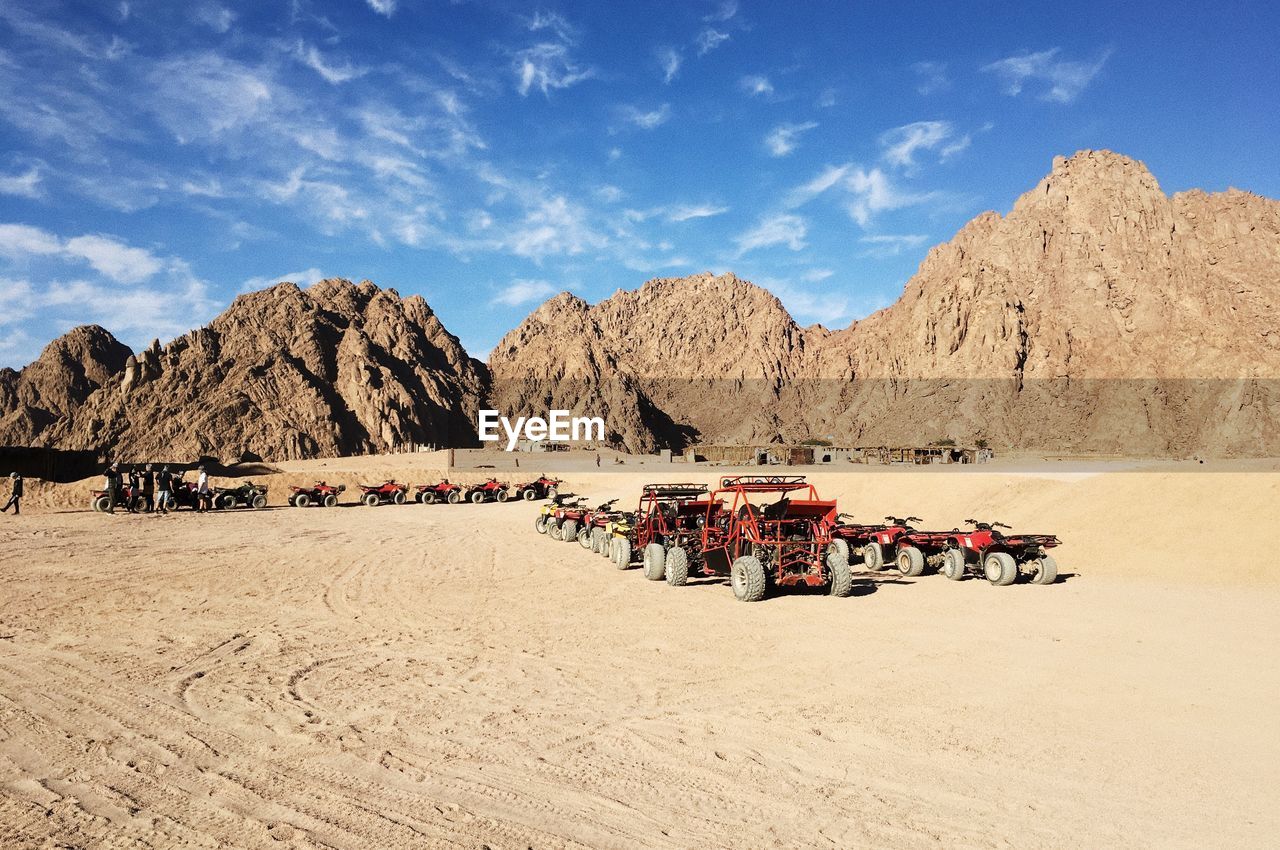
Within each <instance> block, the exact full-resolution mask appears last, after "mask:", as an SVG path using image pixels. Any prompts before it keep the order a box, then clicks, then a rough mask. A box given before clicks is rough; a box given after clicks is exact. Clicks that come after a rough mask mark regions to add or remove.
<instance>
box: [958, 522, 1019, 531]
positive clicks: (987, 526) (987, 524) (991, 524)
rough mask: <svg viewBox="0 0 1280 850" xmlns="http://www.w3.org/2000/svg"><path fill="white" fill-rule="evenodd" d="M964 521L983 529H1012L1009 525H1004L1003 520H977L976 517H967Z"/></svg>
mask: <svg viewBox="0 0 1280 850" xmlns="http://www.w3.org/2000/svg"><path fill="white" fill-rule="evenodd" d="M965 522H966V523H967V524H969V525H972V526H974V527H975V528H985V529H992V528H1007V529H1009V530H1010V531H1012V530H1013V529H1012V528H1010V527H1009V526H1007V525H1005V524H1004V523H1003V522H978V521H977V520H976V519H967V520H965Z"/></svg>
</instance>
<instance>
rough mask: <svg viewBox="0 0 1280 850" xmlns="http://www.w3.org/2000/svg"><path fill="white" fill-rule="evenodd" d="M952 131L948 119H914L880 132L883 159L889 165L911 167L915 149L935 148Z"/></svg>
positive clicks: (948, 137) (913, 161)
mask: <svg viewBox="0 0 1280 850" xmlns="http://www.w3.org/2000/svg"><path fill="white" fill-rule="evenodd" d="M954 132H955V130H954V128H953V127H952V126H951V122H949V121H916V122H915V123H913V124H906V125H904V126H902V127H894V128H893V129H892V130H887V131H885V132H884V133H882V134H881V135H880V146H881V147H882V148H884V158H885V161H886V162H888V163H889V164H890V165H896V166H898V167H900V168H912V167H914V166H915V164H916V162H915V154H916V152H917V151H920V150H937V149H938V147H939V146H940V145H942V143H943V142H945V141H947V140H948V139H950V138H951V137H952V135H953V133H954ZM966 144H967V141H966Z"/></svg>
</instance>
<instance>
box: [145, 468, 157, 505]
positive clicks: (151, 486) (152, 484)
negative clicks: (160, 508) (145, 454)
mask: <svg viewBox="0 0 1280 850" xmlns="http://www.w3.org/2000/svg"><path fill="white" fill-rule="evenodd" d="M142 503H143V510H145V511H146V512H147V513H151V512H152V511H154V510H155V509H156V474H155V472H154V471H153V467H152V466H151V464H147V465H146V466H145V467H144V468H143V470H142Z"/></svg>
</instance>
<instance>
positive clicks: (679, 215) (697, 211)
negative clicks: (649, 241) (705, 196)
mask: <svg viewBox="0 0 1280 850" xmlns="http://www.w3.org/2000/svg"><path fill="white" fill-rule="evenodd" d="M728 211H729V208H728V207H722V206H716V205H714V204H682V205H680V206H676V207H672V208H671V209H670V210H669V211H668V212H667V221H671V222H678V221H689V220H691V219H695V218H711V217H712V216H717V215H723V214H724V213H727V212H728Z"/></svg>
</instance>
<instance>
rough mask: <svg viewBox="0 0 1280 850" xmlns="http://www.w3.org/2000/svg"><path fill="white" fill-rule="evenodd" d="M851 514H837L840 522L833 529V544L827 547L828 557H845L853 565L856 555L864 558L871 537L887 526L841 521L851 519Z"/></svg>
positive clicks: (837, 519)
mask: <svg viewBox="0 0 1280 850" xmlns="http://www.w3.org/2000/svg"><path fill="white" fill-rule="evenodd" d="M851 519H853V517H852V516H850V515H849V514H843V513H842V514H836V522H838V523H839V524H838V525H836V526H835V527H834V528H832V529H831V545H829V546H828V547H827V557H828V558H831V557H836V558H843V559H844V560H845V562H846V563H848V564H850V565H852V564H853V562H854V561H853V559H854V557H855V556H856V557H858V558H862V557H863V552H864V550H865V548H866V546H867V544H868V543H870V542H871V537H872V535H873V534H875V533H876V532H877V531H884V530H885V529H886V528H887V526H886V525H885V524H884V523H875V524H870V525H869V524H866V523H855V522H841V520H851Z"/></svg>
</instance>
